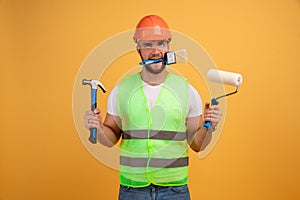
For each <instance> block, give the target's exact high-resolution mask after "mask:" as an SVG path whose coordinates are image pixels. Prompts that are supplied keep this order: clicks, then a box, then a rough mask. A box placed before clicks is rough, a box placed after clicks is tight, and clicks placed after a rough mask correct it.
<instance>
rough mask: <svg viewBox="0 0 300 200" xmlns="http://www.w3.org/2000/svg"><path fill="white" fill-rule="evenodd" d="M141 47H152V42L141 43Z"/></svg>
mask: <svg viewBox="0 0 300 200" xmlns="http://www.w3.org/2000/svg"><path fill="white" fill-rule="evenodd" d="M143 47H144V48H151V47H152V44H150V43H146V44H143Z"/></svg>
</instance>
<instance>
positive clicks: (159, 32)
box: [133, 15, 172, 42]
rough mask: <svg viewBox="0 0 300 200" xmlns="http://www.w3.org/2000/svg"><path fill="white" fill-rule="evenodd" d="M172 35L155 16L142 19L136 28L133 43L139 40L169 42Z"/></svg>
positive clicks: (167, 27) (166, 25)
mask: <svg viewBox="0 0 300 200" xmlns="http://www.w3.org/2000/svg"><path fill="white" fill-rule="evenodd" d="M171 38H172V35H171V31H170V30H169V26H168V24H167V23H166V22H165V21H164V20H163V19H162V18H161V17H159V16H157V15H148V16H145V17H143V18H142V19H141V20H140V21H139V23H138V24H137V26H136V29H135V33H134V36H133V39H134V41H135V42H138V41H140V40H168V41H171Z"/></svg>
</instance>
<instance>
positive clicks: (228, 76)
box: [203, 69, 243, 128]
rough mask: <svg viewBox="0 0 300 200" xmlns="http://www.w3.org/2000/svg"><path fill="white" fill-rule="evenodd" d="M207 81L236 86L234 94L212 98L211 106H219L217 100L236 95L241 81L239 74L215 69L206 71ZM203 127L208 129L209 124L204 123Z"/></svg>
mask: <svg viewBox="0 0 300 200" xmlns="http://www.w3.org/2000/svg"><path fill="white" fill-rule="evenodd" d="M207 79H208V80H209V81H212V82H216V83H222V84H226V85H232V86H236V90H235V91H234V92H231V93H227V94H225V95H222V96H219V97H217V98H212V99H211V105H218V104H219V101H218V99H220V98H223V97H226V96H229V95H233V94H235V93H237V92H238V90H239V87H240V85H241V84H242V80H243V78H242V76H241V75H240V74H237V73H233V72H226V71H222V70H216V69H211V70H209V71H208V73H207ZM203 126H204V127H206V128H209V127H210V126H211V122H210V121H205V122H204V124H203Z"/></svg>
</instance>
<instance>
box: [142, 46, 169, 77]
mask: <svg viewBox="0 0 300 200" xmlns="http://www.w3.org/2000/svg"><path fill="white" fill-rule="evenodd" d="M138 48H139V50H140V54H141V57H142V59H143V60H156V59H160V58H163V57H164V54H165V53H166V52H168V50H169V43H168V41H167V40H150V41H140V42H139V43H138ZM145 68H146V70H148V71H149V72H151V73H153V74H159V73H160V72H162V71H163V70H164V69H165V64H164V63H163V62H159V63H153V64H148V65H145Z"/></svg>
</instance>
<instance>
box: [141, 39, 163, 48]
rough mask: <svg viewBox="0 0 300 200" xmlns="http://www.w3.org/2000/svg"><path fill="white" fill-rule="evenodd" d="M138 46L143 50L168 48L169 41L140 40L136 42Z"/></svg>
mask: <svg viewBox="0 0 300 200" xmlns="http://www.w3.org/2000/svg"><path fill="white" fill-rule="evenodd" d="M138 48H139V49H143V50H150V49H160V50H168V49H169V42H168V41H167V40H149V41H145V40H141V41H139V42H138Z"/></svg>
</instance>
